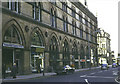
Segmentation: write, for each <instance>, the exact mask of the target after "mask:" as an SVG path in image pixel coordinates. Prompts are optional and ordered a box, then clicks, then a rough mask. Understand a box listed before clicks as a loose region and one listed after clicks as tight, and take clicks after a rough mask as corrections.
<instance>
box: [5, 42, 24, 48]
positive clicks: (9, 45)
mask: <svg viewBox="0 0 120 84" xmlns="http://www.w3.org/2000/svg"><path fill="white" fill-rule="evenodd" d="M3 46H5V47H13V48H24V46H22V45H18V44H11V43H3Z"/></svg>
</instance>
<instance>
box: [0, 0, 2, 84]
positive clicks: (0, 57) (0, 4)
mask: <svg viewBox="0 0 120 84" xmlns="http://www.w3.org/2000/svg"><path fill="white" fill-rule="evenodd" d="M1 6H2V3H1V1H0V83H1V82H2V9H1Z"/></svg>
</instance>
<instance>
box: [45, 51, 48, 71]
mask: <svg viewBox="0 0 120 84" xmlns="http://www.w3.org/2000/svg"><path fill="white" fill-rule="evenodd" d="M44 56H45V60H44V61H45V62H44V63H45V72H47V71H48V67H49V53H48V52H45V54H44Z"/></svg>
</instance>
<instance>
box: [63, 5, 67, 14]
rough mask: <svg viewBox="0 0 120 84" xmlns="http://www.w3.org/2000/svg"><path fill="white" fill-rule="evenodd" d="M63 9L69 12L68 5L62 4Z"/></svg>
mask: <svg viewBox="0 0 120 84" xmlns="http://www.w3.org/2000/svg"><path fill="white" fill-rule="evenodd" d="M62 9H63V11H65V12H67V5H66V3H62Z"/></svg>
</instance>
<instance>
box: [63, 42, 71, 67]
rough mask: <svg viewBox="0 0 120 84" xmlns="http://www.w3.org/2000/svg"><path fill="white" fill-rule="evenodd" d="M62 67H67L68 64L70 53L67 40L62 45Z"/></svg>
mask: <svg viewBox="0 0 120 84" xmlns="http://www.w3.org/2000/svg"><path fill="white" fill-rule="evenodd" d="M63 61H64V62H63V65H69V64H70V53H69V45H68V42H67V40H65V41H64V43H63Z"/></svg>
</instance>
